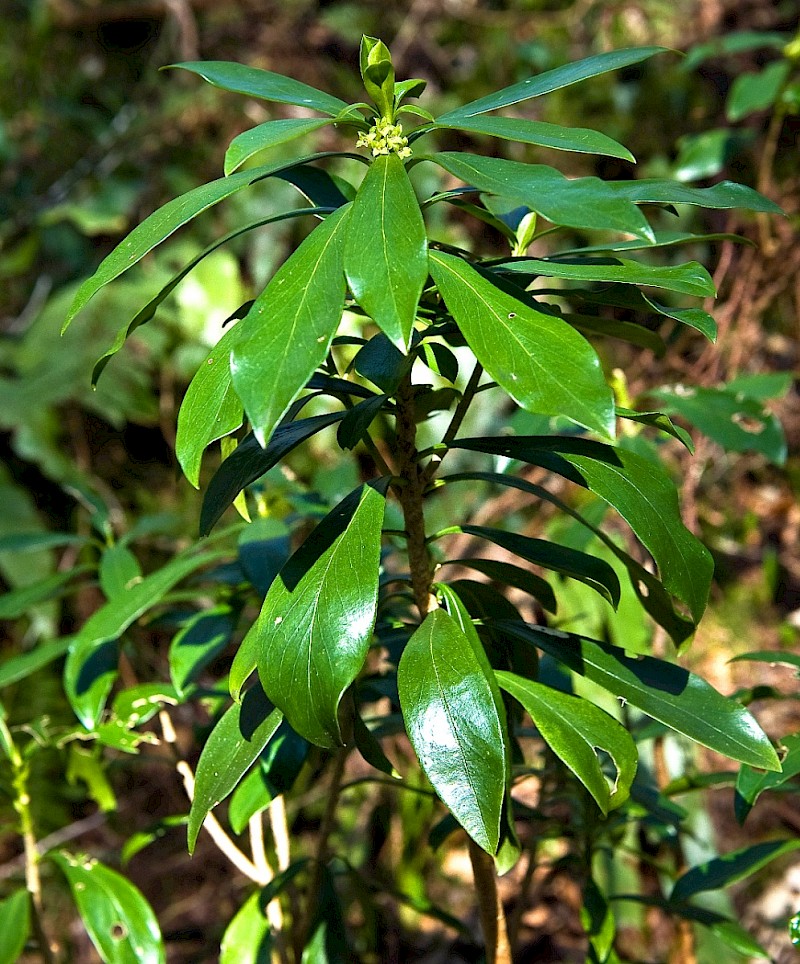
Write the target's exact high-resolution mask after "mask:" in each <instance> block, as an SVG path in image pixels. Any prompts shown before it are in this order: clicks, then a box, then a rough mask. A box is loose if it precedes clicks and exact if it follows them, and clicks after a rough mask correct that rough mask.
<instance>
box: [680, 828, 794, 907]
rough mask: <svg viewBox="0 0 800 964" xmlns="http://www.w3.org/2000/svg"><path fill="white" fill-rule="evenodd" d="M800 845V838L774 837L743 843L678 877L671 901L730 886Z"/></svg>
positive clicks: (683, 899) (686, 898)
mask: <svg viewBox="0 0 800 964" xmlns="http://www.w3.org/2000/svg"><path fill="white" fill-rule="evenodd" d="M798 848H800V840H770V841H768V842H766V843H760V844H755V846H752V847H743V848H742V849H741V850H734V851H732V852H731V853H728V854H723V856H721V857H715V858H714V859H713V860H709V861H706V863H703V864H699V865H698V866H697V867H692V868H691V870H687V871H686V873H685V874H683V875H682V876H681V877H679V878H678V879H677V880H676V881H675V886H674V887H673V888H672V893H671V894H670V898H669V899H670V903H673V902H675V901H685V900H688V899H689V898H690V897H693V896H694V895H695V894H700V893H703V892H704V891H707V890H718V889H719V888H721V887H729V886H730V885H731V884H735V883H736V882H737V881H739V880H743V879H744V878H745V877H749V876H750V875H751V874H754V873H756V871H759V870H761V868H762V867H766V866H767V864H769V863H771V862H772V861H773V860H775V859H776V858H778V857H783V856H784V855H785V854H789V853H792V852H793V851H795V850H797V849H798Z"/></svg>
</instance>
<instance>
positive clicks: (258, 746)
mask: <svg viewBox="0 0 800 964" xmlns="http://www.w3.org/2000/svg"><path fill="white" fill-rule="evenodd" d="M282 719H283V714H282V713H281V711H280V710H278V709H276V708H275V707H274V706H273V705H272V703H270V701H269V700H268V699H267V697H266V696H265V694H264V691H263V690H262V689H261V686H260V685H259V684H258V683H256V684H255V685H254V686H252V687H251V688H250V689H249V690H247V692H246V693H245V694H244V697H243V699H242V702H241V703H234V704H233V706H231V707H230V708H229V709H228V710H227V711H226V712H225V713H224V715H223V716H222V718H221V719H220V720H219V722H218V723H217V725H216V726H215V727H214V729H213V730H212V731H211V733H210V734H209V737H208V739H207V740H206V743H205V746H204V747H203V752H202V753H201V754H200V759H199V760H198V762H197V771H196V773H195V790H194V799H193V800H192V808H191V810H190V811H189V826H188V839H189V852H190V853H192V852H193V851H194V846H195V842H196V841H197V835H198V834H199V833H200V828H201V827H202V826H203V821H204V820H205V819H206V817H207V816H208V814H209V813H210V812H211V810H212V809H213V808H214V807H216V805H217V804H218V803H219V802H220V801H221V800H224V799H225V797H227V796H228V794H229V793H230V792H231V791H232V790H233V788H234V787H235V786H236V784H237V783H238V782H239V781H240V780H241V779H242V777H243V776H244V775H245V773H247V771H248V770H249V769H250V767H251V766H252V765H253V763H255V761H256V760H257V759H258V757H259V755H260V753H261V751H262V750H263V749H264V747H265V746H266V745H267V743H268V742H269V740H270V739H271V737H272V736H273V735H274V733H275V731H276V730H277V729H278V727H279V726H280V723H281V720H282Z"/></svg>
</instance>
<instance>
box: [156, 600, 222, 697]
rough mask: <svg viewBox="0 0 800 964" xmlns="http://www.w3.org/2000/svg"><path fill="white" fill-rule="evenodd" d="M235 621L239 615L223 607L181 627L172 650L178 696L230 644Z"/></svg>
mask: <svg viewBox="0 0 800 964" xmlns="http://www.w3.org/2000/svg"><path fill="white" fill-rule="evenodd" d="M236 618H237V613H236V612H235V611H234V610H233V609H232V608H231V607H230V606H228V605H225V604H222V605H219V606H214V607H212V608H211V609H204V610H202V611H201V612H199V613H196V614H195V615H194V616H192V617H191V618H190V619H188V620H187V621H186V623H185V624H184V625H183V626H182V627H181V630H180V632H179V633H177V635H176V636H175V637H174V638H173V640H172V642H171V643H170V647H169V676H170V679H171V680H172V684H173V686H174V687H175V689H176V690H177V692H178V693H180V694H183V693H184V691H185V690H186V687H187V686H189V684H190V683H193V682H194V681H195V680H196V679H197V677H198V676H199V675H200V673H201V672H202V671H203V670H204V669H205V667H206V666H208V664H209V663H211V662H212V661H213V660H214V659H215V658H216V656H218V655H219V653H221V652H222V650H223V649H224V648H225V647H226V646H227V645H228V643H229V642H230V639H231V636H232V635H233V630H234V629H235V627H236Z"/></svg>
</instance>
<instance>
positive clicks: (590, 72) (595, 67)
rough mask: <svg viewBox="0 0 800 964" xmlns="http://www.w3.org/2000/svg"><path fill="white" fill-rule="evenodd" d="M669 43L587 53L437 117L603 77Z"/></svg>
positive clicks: (492, 107)
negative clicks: (600, 52) (588, 54)
mask: <svg viewBox="0 0 800 964" xmlns="http://www.w3.org/2000/svg"><path fill="white" fill-rule="evenodd" d="M667 49H668V48H666V47H632V48H630V49H629V50H612V51H608V52H606V53H602V54H597V55H595V56H594V57H587V58H585V59H584V60H576V61H575V62H574V63H569V64H564V65H563V66H562V67H556V68H555V69H554V70H547V71H545V72H544V73H542V74H539V75H538V76H536V77H529V78H528V79H527V80H523V81H520V82H519V83H518V84H512V85H511V86H510V87H504V88H503V89H502V90H498V91H495V92H494V93H493V94H488V95H487V96H486V97H481V98H480V99H479V100H473V101H471V102H470V103H469V104H463V105H462V106H461V107H457V108H456V109H455V110H451V111H448V112H447V113H446V114H442V115H441V116H440V117H438V118H437V123H439V124H441V123H442V122H448V123H451V122H453V121H454V120H460V119H461V118H464V117H474V116H475V115H476V114H485V113H486V112H487V111H490V110H499V109H500V108H501V107H509V106H510V105H511V104H519V103H521V102H522V101H525V100H530V99H531V98H532V97H540V96H541V95H542V94H549V93H551V92H552V91H554V90H561V89H562V88H563V87H569V86H570V85H571V84H577V83H580V81H582V80H589V79H590V78H591V77H599V76H600V75H601V74H606V73H608V72H609V71H612V70H620V69H621V68H623V67H630V66H631V65H632V64H638V63H640V62H641V61H643V60H647V59H648V57H652V56H653V55H654V54H659V53H663V52H665V51H666V50H667Z"/></svg>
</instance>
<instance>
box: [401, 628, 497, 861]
mask: <svg viewBox="0 0 800 964" xmlns="http://www.w3.org/2000/svg"><path fill="white" fill-rule="evenodd" d="M397 684H398V690H399V694H400V705H401V708H402V711H403V718H404V720H405V724H406V729H407V731H408V735H409V738H410V740H411V744H412V746H413V747H414V750H415V752H416V754H417V757H418V759H419V761H420V764H421V766H422V768H423V770H424V771H425V773H426V775H427V777H428V779H429V780H430V781H431V784H432V785H433V787H434V789H435V790H436V792H437V794H438V795H439V797H440V798H441V799H442V801H443V802H444V803H445V805H446V806H447V807H448V808H449V809H450V811H451V812H452V813H453V815H454V816H455V817H456V819H457V820H458V822H459V823H460V824H461V825H462V826H463V827H464V829H465V830H466V831H467V833H468V834H469V835H470V836H471V837H472V838H473V840H475V842H476V843H477V844H479V846H481V847H482V848H483V849H484V850H486V851H488V852H489V853H492V854H493V853H494V852H495V851H496V850H497V846H498V843H499V837H500V817H501V810H502V804H503V797H504V791H505V783H506V758H505V750H504V743H505V738H504V734H503V730H502V724H501V720H500V717H499V715H498V712H497V707H496V706H495V702H494V698H493V694H492V687H491V685H490V682H489V679H488V677H487V674H486V672H485V671H484V668H483V667H482V665H481V662H480V661H479V659H478V657H477V656H476V655H475V652H474V650H473V647H472V645H471V644H470V642H469V640H468V639H467V637H466V635H465V634H464V632H463V631H462V630H461V629H460V628H459V626H458V624H457V623H456V621H455V620H454V619H453V618H452V617H451V616H448V615H447V613H446V612H444V610H441V609H437V610H434V611H433V612H432V613H430V614H429V615H428V616H427V617H426V618H425V621H424V622H423V623H422V625H421V626H420V627H419V628H418V629H417V630H416V632H415V633H414V634H413V636H412V637H411V638H410V639H409V641H408V643H407V644H406V647H405V650H404V651H403V655H402V657H401V659H400V664H399V666H398V669H397Z"/></svg>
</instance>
